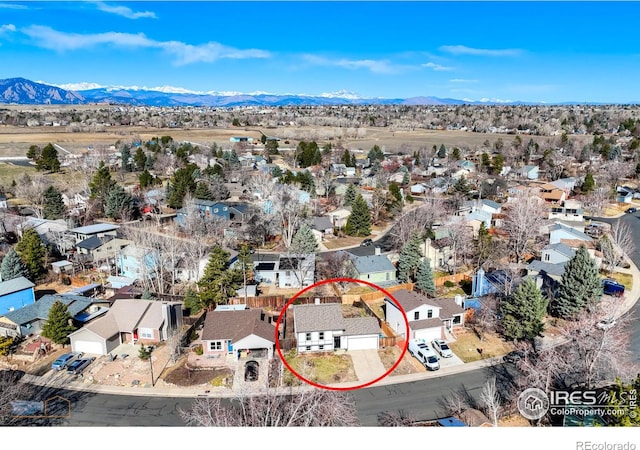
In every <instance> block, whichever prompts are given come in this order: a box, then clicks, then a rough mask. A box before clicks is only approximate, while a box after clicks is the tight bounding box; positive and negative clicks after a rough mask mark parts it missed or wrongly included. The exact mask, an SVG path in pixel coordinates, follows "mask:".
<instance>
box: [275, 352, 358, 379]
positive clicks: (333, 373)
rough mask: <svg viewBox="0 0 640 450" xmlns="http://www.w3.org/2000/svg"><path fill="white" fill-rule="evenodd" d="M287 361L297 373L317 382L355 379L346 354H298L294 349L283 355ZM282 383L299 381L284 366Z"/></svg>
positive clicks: (350, 362) (351, 365) (351, 363)
mask: <svg viewBox="0 0 640 450" xmlns="http://www.w3.org/2000/svg"><path fill="white" fill-rule="evenodd" d="M285 359H286V360H287V363H288V364H289V365H290V366H291V368H292V369H293V370H295V371H296V373H297V374H298V375H301V376H303V377H304V378H306V379H307V380H310V381H313V382H314V383H318V384H322V385H325V384H332V383H342V382H347V381H357V380H358V378H357V377H356V373H355V370H354V369H353V362H352V361H351V357H350V356H349V355H346V354H336V353H319V354H318V353H316V354H313V355H298V354H296V352H295V350H293V351H291V352H289V353H287V354H286V355H285ZM283 378H284V379H283V384H284V385H286V386H296V385H299V384H300V383H301V381H300V380H299V379H298V377H296V376H295V375H294V374H292V373H291V372H290V371H289V370H287V369H286V368H285V370H284V372H283Z"/></svg>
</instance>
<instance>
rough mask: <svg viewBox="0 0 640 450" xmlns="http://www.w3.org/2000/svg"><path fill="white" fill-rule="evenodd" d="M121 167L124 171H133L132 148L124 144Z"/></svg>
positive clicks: (121, 152) (121, 153)
mask: <svg viewBox="0 0 640 450" xmlns="http://www.w3.org/2000/svg"><path fill="white" fill-rule="evenodd" d="M120 168H121V170H122V171H123V172H131V170H132V169H133V165H132V163H131V148H130V147H129V145H124V146H123V147H122V149H121V150H120Z"/></svg>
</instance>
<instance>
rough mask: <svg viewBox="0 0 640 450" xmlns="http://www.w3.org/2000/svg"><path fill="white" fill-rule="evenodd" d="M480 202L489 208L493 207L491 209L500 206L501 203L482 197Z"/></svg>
mask: <svg viewBox="0 0 640 450" xmlns="http://www.w3.org/2000/svg"><path fill="white" fill-rule="evenodd" d="M480 203H482V204H483V205H485V206H488V207H489V208H493V209H500V208H502V205H501V204H500V203H498V202H494V201H493V200H487V199H483V200H481V201H480Z"/></svg>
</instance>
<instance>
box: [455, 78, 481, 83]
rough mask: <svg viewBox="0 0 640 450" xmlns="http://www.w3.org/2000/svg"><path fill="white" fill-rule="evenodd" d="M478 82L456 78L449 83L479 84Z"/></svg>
mask: <svg viewBox="0 0 640 450" xmlns="http://www.w3.org/2000/svg"><path fill="white" fill-rule="evenodd" d="M477 82H478V80H468V79H465V78H454V79H452V80H449V83H477Z"/></svg>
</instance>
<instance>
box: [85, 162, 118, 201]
mask: <svg viewBox="0 0 640 450" xmlns="http://www.w3.org/2000/svg"><path fill="white" fill-rule="evenodd" d="M115 184H116V182H115V181H114V180H112V179H111V173H110V172H109V168H108V167H107V166H105V165H104V161H100V165H99V166H98V170H97V171H96V173H95V174H94V175H93V178H92V179H91V182H90V183H89V189H90V191H91V198H92V199H96V200H97V201H98V205H99V208H100V210H102V209H103V208H104V203H105V202H106V201H107V196H108V195H109V191H111V188H113V186H114V185H115Z"/></svg>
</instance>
